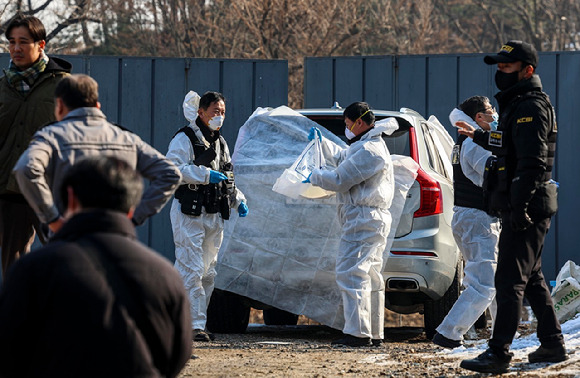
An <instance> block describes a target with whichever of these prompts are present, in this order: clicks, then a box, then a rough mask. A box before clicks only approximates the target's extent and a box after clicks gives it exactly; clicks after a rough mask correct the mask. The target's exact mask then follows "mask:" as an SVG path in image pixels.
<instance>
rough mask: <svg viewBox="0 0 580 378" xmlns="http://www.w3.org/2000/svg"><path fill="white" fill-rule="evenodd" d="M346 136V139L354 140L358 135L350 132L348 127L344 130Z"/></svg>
mask: <svg viewBox="0 0 580 378" xmlns="http://www.w3.org/2000/svg"><path fill="white" fill-rule="evenodd" d="M344 136H345V137H346V139H348V140H351V139H352V138H354V137H355V136H356V135H355V133H353V132H352V131H350V130H349V129H348V127H345V128H344Z"/></svg>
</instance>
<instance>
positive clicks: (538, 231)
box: [458, 41, 568, 373]
mask: <svg viewBox="0 0 580 378" xmlns="http://www.w3.org/2000/svg"><path fill="white" fill-rule="evenodd" d="M484 61H485V63H487V64H497V72H496V75H495V82H496V86H497V88H498V89H499V90H500V92H499V93H498V94H497V95H496V96H495V98H496V99H497V102H498V105H499V126H498V129H497V131H484V130H473V129H472V128H471V127H468V126H466V125H462V124H459V125H458V126H461V127H464V129H463V130H460V131H459V133H461V134H463V135H467V136H469V137H472V138H473V140H474V142H475V143H477V144H479V145H480V146H482V147H484V148H486V149H489V150H491V151H492V153H493V154H494V155H496V156H497V158H498V160H497V165H496V167H495V170H492V172H495V174H492V175H491V178H492V181H491V182H490V185H491V194H490V198H491V202H490V208H491V210H492V211H493V210H495V211H497V212H499V213H500V215H501V218H502V230H501V234H500V239H499V254H498V263H497V271H496V275H495V277H496V278H495V286H496V290H497V294H496V300H497V317H496V321H495V327H494V330H493V335H492V338H491V339H490V341H489V348H488V349H487V350H486V351H485V352H484V353H482V354H481V355H479V356H478V357H477V358H475V359H471V360H464V361H462V362H461V367H463V368H465V369H469V370H474V371H477V372H482V373H505V372H507V371H508V370H509V362H510V361H511V357H512V354H511V353H510V352H509V347H510V344H511V343H512V340H513V337H514V335H515V333H516V330H517V327H518V323H519V319H520V314H521V308H522V302H523V298H524V296H525V298H526V299H527V300H528V302H529V303H530V306H531V308H532V311H533V312H534V315H535V316H536V319H537V320H538V328H537V334H538V339H539V340H540V344H541V345H540V347H539V348H538V349H537V350H536V351H534V352H532V353H530V354H529V355H528V360H529V361H530V362H531V363H535V362H559V361H564V360H566V359H567V358H568V355H567V353H566V348H565V347H564V339H563V336H562V331H561V328H560V323H559V322H558V319H557V318H556V314H555V311H554V306H553V303H552V298H551V296H550V291H549V290H548V287H547V286H546V282H545V280H544V275H543V274H542V260H541V256H542V249H543V246H544V238H545V236H546V233H547V232H548V230H549V228H550V220H551V217H552V215H554V214H555V213H556V210H557V185H556V183H555V181H553V180H552V166H553V163H554V155H555V150H556V134H557V128H556V119H555V115H554V110H553V108H552V105H551V104H550V101H549V99H548V96H547V95H546V94H545V93H544V92H542V84H541V82H540V77H539V76H538V75H536V74H534V72H535V69H536V66H537V63H538V54H537V52H536V49H535V48H534V47H533V46H532V45H530V44H529V43H525V42H521V41H509V42H507V43H506V44H505V45H503V46H502V47H501V49H500V51H499V53H498V54H497V55H489V56H486V57H485V59H484Z"/></svg>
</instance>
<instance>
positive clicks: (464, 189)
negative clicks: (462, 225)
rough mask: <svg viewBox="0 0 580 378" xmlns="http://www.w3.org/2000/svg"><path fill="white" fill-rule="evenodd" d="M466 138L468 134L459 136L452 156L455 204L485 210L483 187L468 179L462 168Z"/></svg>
mask: <svg viewBox="0 0 580 378" xmlns="http://www.w3.org/2000/svg"><path fill="white" fill-rule="evenodd" d="M466 138H467V136H465V135H460V136H459V137H458V138H457V143H456V144H455V146H453V154H452V156H451V163H452V164H453V190H454V201H453V204H454V205H455V206H462V207H469V208H473V209H479V210H483V211H485V210H486V206H485V201H484V199H483V189H482V188H481V187H479V186H477V185H475V184H474V183H473V182H472V181H471V180H470V179H468V178H467V177H466V176H465V174H463V171H462V170H461V164H460V156H461V147H462V145H463V142H464V141H465V139H466Z"/></svg>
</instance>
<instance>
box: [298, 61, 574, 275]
mask: <svg viewBox="0 0 580 378" xmlns="http://www.w3.org/2000/svg"><path fill="white" fill-rule="evenodd" d="M483 56H484V54H458V55H414V56H368V57H365V56H359V57H332V58H306V59H305V83H304V102H305V104H304V107H307V108H308V107H328V106H330V105H331V104H333V103H334V102H335V101H338V102H339V103H340V104H342V105H348V104H350V103H352V102H354V101H361V100H362V101H366V102H368V103H369V104H370V105H371V106H372V107H374V108H375V109H399V108H401V107H406V108H411V109H414V110H416V111H418V112H419V113H421V114H422V115H423V116H425V118H428V117H429V116H430V115H435V116H436V117H437V118H438V119H439V121H440V122H441V123H442V124H443V125H444V126H445V127H446V129H447V130H448V131H449V133H450V134H451V135H452V136H453V137H456V135H457V134H456V130H455V129H454V128H453V127H452V126H451V125H450V123H449V118H448V115H449V113H450V111H451V110H452V109H453V108H454V107H455V106H457V104H459V103H460V102H461V101H463V100H464V99H466V98H467V97H470V96H473V95H485V96H488V97H489V98H490V99H491V100H492V103H493V104H494V105H497V104H496V102H495V99H494V98H493V95H494V94H495V93H496V92H497V90H496V88H495V84H494V74H495V70H496V67H495V66H488V65H486V64H485V63H484V62H483ZM578 67H580V52H551V53H540V61H539V65H538V71H537V72H538V74H539V75H540V77H541V79H542V82H543V85H544V91H545V92H547V93H548V95H549V96H550V98H551V100H552V103H553V105H554V107H555V109H556V114H557V119H558V126H559V135H558V146H557V156H556V164H555V179H556V180H557V181H559V182H560V192H559V205H560V210H559V211H558V214H557V215H556V216H555V217H554V219H553V222H552V227H551V229H550V231H549V233H548V236H547V238H546V244H545V248H544V253H543V256H544V258H543V265H544V273H545V274H546V278H547V279H554V278H555V276H556V274H557V272H558V269H559V268H560V267H561V266H562V265H563V264H564V263H565V262H566V261H567V260H575V261H576V262H577V263H580V261H579V259H578V252H577V251H576V248H577V246H576V243H577V239H576V238H577V236H576V232H577V230H576V226H575V221H574V219H575V218H576V214H579V213H580V201H579V200H578V199H577V198H576V194H577V193H578V188H580V175H579V174H577V173H578V171H577V169H578V168H577V167H578V166H579V165H580V154H578V153H577V151H578V149H579V147H578V146H577V145H576V142H580V128H576V127H575V126H574V125H575V123H576V121H574V118H575V117H576V113H575V111H576V110H578V109H580V96H578V95H577V94H576V90H577V88H580V70H579V68H578Z"/></svg>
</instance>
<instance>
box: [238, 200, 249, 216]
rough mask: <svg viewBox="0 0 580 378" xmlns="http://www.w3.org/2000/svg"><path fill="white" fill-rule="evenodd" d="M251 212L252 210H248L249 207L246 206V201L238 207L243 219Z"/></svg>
mask: <svg viewBox="0 0 580 378" xmlns="http://www.w3.org/2000/svg"><path fill="white" fill-rule="evenodd" d="M249 211H250V210H249V209H248V205H246V203H245V202H244V201H242V202H241V203H240V206H238V215H239V216H240V217H242V218H243V217H245V216H246V215H248V212H249Z"/></svg>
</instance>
